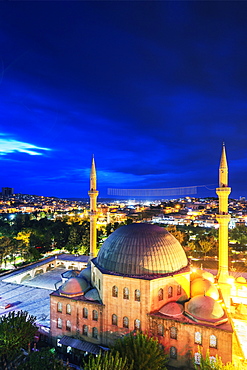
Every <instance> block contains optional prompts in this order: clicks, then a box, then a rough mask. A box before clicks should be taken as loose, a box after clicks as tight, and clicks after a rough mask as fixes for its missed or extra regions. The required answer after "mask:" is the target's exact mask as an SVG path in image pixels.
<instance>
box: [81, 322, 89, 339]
mask: <svg viewBox="0 0 247 370" xmlns="http://www.w3.org/2000/svg"><path fill="white" fill-rule="evenodd" d="M82 335H85V336H86V337H87V335H88V326H87V325H83V327H82Z"/></svg>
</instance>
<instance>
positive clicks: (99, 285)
mask: <svg viewBox="0 0 247 370" xmlns="http://www.w3.org/2000/svg"><path fill="white" fill-rule="evenodd" d="M98 283H99V284H98V285H99V290H100V289H101V288H100V279H99V280H98Z"/></svg>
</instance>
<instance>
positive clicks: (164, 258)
mask: <svg viewBox="0 0 247 370" xmlns="http://www.w3.org/2000/svg"><path fill="white" fill-rule="evenodd" d="M95 262H96V265H97V266H98V267H101V268H103V269H104V270H106V271H109V272H114V273H119V274H122V275H135V276H143V275H145V276H147V275H148V276H150V275H157V274H166V273H172V272H176V271H179V270H181V269H182V268H184V267H186V266H187V265H188V260H187V257H186V255H185V252H184V250H183V248H182V246H181V245H180V243H179V242H178V241H177V239H176V238H175V237H174V236H173V235H171V234H170V233H169V232H168V231H167V230H165V229H164V228H162V227H159V226H157V225H151V224H135V223H134V224H130V225H126V226H122V227H120V228H118V229H117V230H116V231H114V232H113V233H112V234H111V235H110V236H109V237H108V238H107V239H106V241H105V242H104V244H103V246H102V247H101V249H100V251H99V254H98V256H97V258H96V261H95Z"/></svg>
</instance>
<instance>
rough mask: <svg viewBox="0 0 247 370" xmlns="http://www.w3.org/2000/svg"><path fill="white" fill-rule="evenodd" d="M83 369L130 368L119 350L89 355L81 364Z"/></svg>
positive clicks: (111, 369)
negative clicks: (96, 355) (95, 355)
mask: <svg viewBox="0 0 247 370" xmlns="http://www.w3.org/2000/svg"><path fill="white" fill-rule="evenodd" d="M83 368H84V370H99V369H100V370H132V369H133V365H132V364H131V365H129V364H128V361H127V359H126V358H122V357H120V355H119V352H115V354H114V353H113V352H112V351H108V352H106V353H100V354H99V356H98V357H94V356H93V355H90V357H89V360H88V363H85V362H84V364H83Z"/></svg>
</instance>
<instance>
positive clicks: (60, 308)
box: [57, 302, 63, 312]
mask: <svg viewBox="0 0 247 370" xmlns="http://www.w3.org/2000/svg"><path fill="white" fill-rule="evenodd" d="M62 310H63V305H62V303H61V302H57V312H62Z"/></svg>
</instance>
